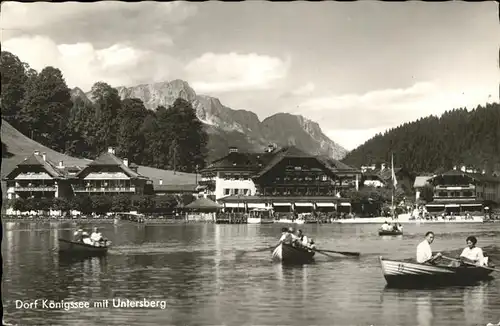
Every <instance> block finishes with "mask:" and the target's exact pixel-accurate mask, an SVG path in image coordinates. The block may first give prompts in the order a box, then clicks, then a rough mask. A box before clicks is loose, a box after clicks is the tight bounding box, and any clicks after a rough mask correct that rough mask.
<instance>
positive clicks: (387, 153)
mask: <svg viewBox="0 0 500 326" xmlns="http://www.w3.org/2000/svg"><path fill="white" fill-rule="evenodd" d="M391 153H394V164H395V165H397V166H403V167H405V168H407V169H409V170H410V171H415V172H435V171H437V170H441V169H451V168H453V166H455V165H457V166H458V165H467V166H471V167H474V168H477V169H486V170H490V171H491V170H493V169H495V170H500V168H499V166H500V104H498V103H494V104H488V105H486V106H485V107H482V106H479V107H477V108H476V109H474V110H472V111H467V110H466V109H455V110H452V111H448V112H445V113H444V114H443V115H442V116H441V117H437V116H429V117H426V118H422V119H419V120H417V121H414V122H410V123H405V124H403V125H401V126H399V127H397V128H394V129H391V130H388V131H386V132H385V133H384V134H378V135H376V136H375V137H373V138H371V139H370V140H368V141H367V142H365V143H364V144H363V145H361V146H359V147H358V148H356V149H355V150H353V151H351V152H350V153H348V154H347V156H346V157H345V158H344V160H343V162H344V163H346V164H349V165H352V166H358V167H359V166H361V165H366V164H374V163H375V164H376V163H380V162H390V157H391Z"/></svg>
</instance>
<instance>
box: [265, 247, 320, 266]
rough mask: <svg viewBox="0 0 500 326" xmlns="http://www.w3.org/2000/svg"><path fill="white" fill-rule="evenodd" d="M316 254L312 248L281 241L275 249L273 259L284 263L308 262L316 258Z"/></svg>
mask: <svg viewBox="0 0 500 326" xmlns="http://www.w3.org/2000/svg"><path fill="white" fill-rule="evenodd" d="M314 254H315V252H314V251H312V250H307V249H305V248H298V247H295V246H292V245H289V244H285V243H281V244H279V245H278V246H277V247H276V248H275V249H274V250H273V253H272V259H273V261H279V262H281V263H284V264H306V263H310V262H312V261H313V260H314Z"/></svg>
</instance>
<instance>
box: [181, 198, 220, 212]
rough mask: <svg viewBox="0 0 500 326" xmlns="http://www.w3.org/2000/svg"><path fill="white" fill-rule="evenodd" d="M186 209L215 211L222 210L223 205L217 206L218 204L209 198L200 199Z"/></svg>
mask: <svg viewBox="0 0 500 326" xmlns="http://www.w3.org/2000/svg"><path fill="white" fill-rule="evenodd" d="M184 208H189V209H210V210H215V209H219V208H222V206H221V205H219V204H217V203H216V202H214V201H212V200H210V199H208V198H203V197H202V198H198V199H196V200H195V201H193V202H192V203H190V204H188V205H186V206H184Z"/></svg>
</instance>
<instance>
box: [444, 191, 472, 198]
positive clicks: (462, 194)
mask: <svg viewBox="0 0 500 326" xmlns="http://www.w3.org/2000/svg"><path fill="white" fill-rule="evenodd" d="M437 195H438V197H473V196H474V193H473V192H472V191H464V192H461V191H449V192H448V191H439V192H438V193H437Z"/></svg>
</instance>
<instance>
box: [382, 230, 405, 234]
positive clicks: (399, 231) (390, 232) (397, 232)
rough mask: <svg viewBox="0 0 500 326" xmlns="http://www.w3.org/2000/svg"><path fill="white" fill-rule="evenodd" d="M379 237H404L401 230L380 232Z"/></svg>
mask: <svg viewBox="0 0 500 326" xmlns="http://www.w3.org/2000/svg"><path fill="white" fill-rule="evenodd" d="M378 235H403V231H401V230H390V231H387V230H378Z"/></svg>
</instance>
